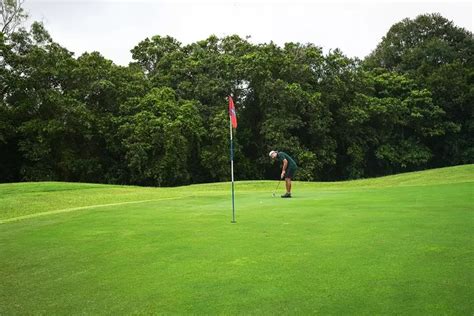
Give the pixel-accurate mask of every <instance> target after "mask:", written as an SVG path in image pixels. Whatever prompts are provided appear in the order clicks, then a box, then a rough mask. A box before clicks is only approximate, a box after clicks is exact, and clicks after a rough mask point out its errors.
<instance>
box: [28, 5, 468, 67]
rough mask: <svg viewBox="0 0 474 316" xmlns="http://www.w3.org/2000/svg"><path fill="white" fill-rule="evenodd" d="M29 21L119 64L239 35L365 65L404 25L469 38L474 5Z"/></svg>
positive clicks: (98, 9) (140, 12) (172, 12)
mask: <svg viewBox="0 0 474 316" xmlns="http://www.w3.org/2000/svg"><path fill="white" fill-rule="evenodd" d="M24 7H25V9H26V10H27V11H28V12H29V14H30V20H37V21H42V22H43V23H44V24H45V26H46V29H47V30H48V31H49V32H50V34H51V36H52V37H53V39H54V40H55V41H56V42H58V43H60V44H61V45H62V46H65V47H66V48H67V49H69V50H71V51H73V52H75V53H76V56H79V55H80V54H82V53H83V52H86V51H99V52H100V53H101V54H102V55H104V56H105V57H106V58H109V59H111V60H113V61H114V62H115V63H117V64H120V65H127V64H128V63H129V62H130V61H131V59H132V58H131V53H130V50H131V49H132V48H133V47H134V46H135V45H137V44H138V43H139V42H140V41H141V40H143V39H145V38H146V37H151V36H153V35H161V36H165V35H170V36H173V37H174V38H176V39H177V40H178V41H180V42H181V43H183V44H189V43H192V42H195V41H198V40H203V39H206V38H207V37H208V36H209V35H211V34H215V35H217V36H219V37H223V36H226V35H231V34H238V35H240V36H241V37H245V36H247V35H249V36H251V38H250V41H251V42H252V43H263V42H270V41H274V42H275V43H277V44H279V45H282V44H283V43H285V42H300V43H308V42H309V43H314V44H315V45H317V46H321V47H322V48H323V50H324V52H327V51H328V50H329V49H335V48H340V49H341V50H342V51H343V52H344V53H345V54H346V55H348V56H350V57H360V58H363V57H365V56H366V55H368V54H369V53H370V52H371V51H372V50H373V49H374V48H375V47H376V45H377V44H378V43H379V42H380V40H381V39H382V36H384V35H385V34H386V33H387V31H388V30H389V28H390V26H392V25H393V24H394V23H396V22H398V21H400V20H402V19H403V18H406V17H409V18H415V17H416V16H417V15H419V14H423V13H434V12H438V13H441V15H443V16H444V17H446V18H448V19H449V20H452V21H453V22H454V23H455V24H456V25H457V26H460V27H464V28H465V29H467V30H470V31H471V32H472V31H473V24H474V23H473V16H474V6H473V3H472V1H465V0H453V1H449V0H438V1H427V0H414V1H407V0H392V1H390V0H385V1H384V0H379V1H360V0H359V1H357V0H351V1H350V0H345V1H341V0H338V1H314V0H313V1H309V0H293V1H291V0H276V1H271V0H254V1H252V0H235V1H232V0H220V1H219V0H207V1H198V0H196V1H189V0H188V1H185V0H177V1H171V0H156V1H151V0H142V1H133V0H95V1H92V0H62V1H60V0H25V4H24Z"/></svg>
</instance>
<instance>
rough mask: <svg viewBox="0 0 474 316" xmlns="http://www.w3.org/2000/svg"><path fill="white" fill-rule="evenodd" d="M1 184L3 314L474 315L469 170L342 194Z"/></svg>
mask: <svg viewBox="0 0 474 316" xmlns="http://www.w3.org/2000/svg"><path fill="white" fill-rule="evenodd" d="M275 185H276V182H274V181H273V182H272V181H262V182H238V183H237V184H236V189H237V194H236V208H237V224H231V223H230V220H231V213H230V194H229V184H228V183H227V184H226V183H220V184H207V185H193V186H187V187H181V188H172V189H171V188H170V189H154V188H139V187H125V186H106V185H95V184H74V183H21V184H2V185H0V221H1V222H0V280H2V281H1V282H0V315H3V314H5V315H10V314H116V313H117V314H157V313H165V314H169V313H171V314H176V313H178V314H188V313H193V314H275V313H276V314H345V315H347V314H366V315H373V314H430V315H431V314H459V315H472V314H473V313H474V304H473V300H472V298H473V297H474V286H473V284H474V282H473V281H474V272H473V264H474V251H473V250H474V246H473V245H474V234H473V233H472V232H473V231H474V203H473V202H474V198H473V196H474V194H473V193H474V165H467V166H459V167H453V168H443V169H436V170H429V171H424V172H417V173H408V174H402V175H396V176H391V177H384V178H377V179H368V180H360V181H350V182H340V183H301V182H298V183H296V184H295V186H294V196H295V198H293V199H291V200H284V199H280V198H272V196H271V192H272V191H273V189H274V188H275Z"/></svg>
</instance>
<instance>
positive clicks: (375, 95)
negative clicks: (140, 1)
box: [0, 14, 474, 186]
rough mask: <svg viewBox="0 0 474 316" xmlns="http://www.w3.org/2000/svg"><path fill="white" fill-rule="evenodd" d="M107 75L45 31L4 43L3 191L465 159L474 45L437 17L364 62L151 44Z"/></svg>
mask: <svg viewBox="0 0 474 316" xmlns="http://www.w3.org/2000/svg"><path fill="white" fill-rule="evenodd" d="M131 52H132V56H133V62H131V63H130V64H129V65H128V66H126V67H124V66H119V65H115V64H114V63H113V62H112V61H110V60H108V59H106V58H104V57H103V56H101V55H100V54H99V53H97V52H92V53H85V54H82V55H81V56H79V57H77V58H76V57H75V56H74V54H73V53H72V52H70V51H68V50H67V49H66V48H64V47H62V46H61V45H60V44H58V43H56V42H55V41H54V40H53V39H52V38H51V36H50V35H49V34H48V32H47V30H46V29H45V28H44V26H43V25H42V24H41V23H36V22H35V23H33V24H32V25H31V28H29V29H28V30H26V29H25V28H20V29H18V30H15V31H11V32H5V31H4V32H0V96H1V98H0V153H1V154H0V182H14V181H45V180H55V181H81V182H96V183H115V184H136V185H147V186H176V185H185V184H190V183H202V182H214V181H227V180H229V178H230V172H229V118H228V113H227V100H226V97H227V95H229V94H232V95H233V97H234V100H235V101H236V108H237V117H238V123H239V127H238V129H237V130H236V134H235V158H234V159H235V176H236V179H238V180H243V179H275V178H277V177H278V174H279V173H278V170H277V168H276V167H275V166H274V165H272V163H271V162H270V160H269V158H268V156H267V153H268V152H269V151H270V150H272V149H277V150H282V151H285V152H287V153H289V154H290V155H292V156H293V157H294V158H295V160H296V161H297V163H298V165H299V170H298V174H297V179H298V180H305V181H313V180H318V181H329V180H343V179H356V178H361V177H374V176H381V175H387V174H393V173H398V172H404V171H412V170H421V169H426V168H433V167H441V166H449V165H457V164H466V163H473V162H474V140H473V135H474V119H473V108H474V58H473V52H474V40H473V35H472V33H471V32H469V31H467V30H465V29H463V28H460V27H457V26H455V25H454V24H453V23H452V22H451V21H449V20H447V19H446V18H444V17H442V16H440V15H439V14H425V15H420V16H418V17H417V18H415V19H404V20H402V21H400V22H399V23H396V24H395V25H393V26H392V27H391V28H390V30H389V31H388V33H387V34H386V35H385V36H384V37H383V39H382V41H381V42H380V43H379V44H378V46H377V47H376V48H375V49H374V50H373V52H372V53H371V54H370V55H369V56H367V57H366V58H365V59H364V60H360V59H357V58H349V57H347V56H346V55H344V54H343V52H342V51H340V50H339V49H335V50H331V51H330V52H329V53H327V54H323V52H322V49H321V48H320V47H318V46H316V45H314V44H311V43H307V44H301V43H286V44H284V45H283V46H278V45H276V44H275V43H273V42H270V43H263V44H252V43H251V42H249V40H248V38H241V37H239V36H236V35H233V36H226V37H223V38H218V37H216V36H210V37H209V38H207V39H205V40H202V41H197V42H195V43H191V44H189V45H183V44H181V43H180V42H179V41H178V40H176V39H174V38H172V37H169V36H159V35H156V36H153V37H151V38H146V39H144V40H143V41H141V42H140V43H138V44H137V45H136V46H135V47H134V48H133V49H132V50H131Z"/></svg>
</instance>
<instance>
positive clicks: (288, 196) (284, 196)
mask: <svg viewBox="0 0 474 316" xmlns="http://www.w3.org/2000/svg"><path fill="white" fill-rule="evenodd" d="M281 197H282V198H284V199H287V198H291V193H288V192H287V193H285V194H283V195H282V196H281Z"/></svg>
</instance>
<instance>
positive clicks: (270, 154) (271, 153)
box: [268, 150, 276, 157]
mask: <svg viewBox="0 0 474 316" xmlns="http://www.w3.org/2000/svg"><path fill="white" fill-rule="evenodd" d="M273 153H276V151H274V150H272V151H271V152H270V153H269V154H268V155H269V156H270V157H271V156H272V155H273Z"/></svg>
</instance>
